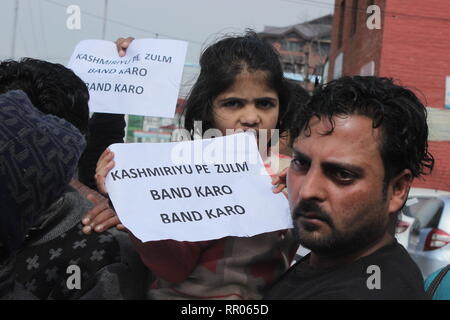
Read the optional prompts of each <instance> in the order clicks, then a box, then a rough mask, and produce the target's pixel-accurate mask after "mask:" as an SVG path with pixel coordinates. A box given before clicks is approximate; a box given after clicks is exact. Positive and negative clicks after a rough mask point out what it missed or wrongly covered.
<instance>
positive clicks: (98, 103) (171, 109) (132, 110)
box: [68, 39, 187, 118]
mask: <svg viewBox="0 0 450 320" xmlns="http://www.w3.org/2000/svg"><path fill="white" fill-rule="evenodd" d="M186 51H187V42H185V41H179V40H167V39H136V40H134V41H133V42H132V43H131V44H130V46H129V47H128V49H127V54H126V56H124V57H119V55H118V52H117V48H116V45H115V43H114V42H111V41H104V40H84V41H81V42H80V43H79V44H78V45H77V46H76V48H75V51H74V53H73V54H72V57H71V59H70V61H69V65H68V67H69V68H71V69H72V70H73V71H74V72H75V73H76V74H77V75H78V76H79V77H80V78H81V79H82V80H83V81H84V82H85V83H86V86H87V87H88V89H89V94H90V100H89V109H90V111H91V112H106V113H118V114H134V115H144V116H155V117H166V118H172V117H173V116H174V114H175V107H176V102H177V98H178V92H179V90H180V83H181V77H182V73H183V67H184V61H185V58H186Z"/></svg>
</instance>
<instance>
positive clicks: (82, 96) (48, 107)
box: [0, 58, 125, 193]
mask: <svg viewBox="0 0 450 320" xmlns="http://www.w3.org/2000/svg"><path fill="white" fill-rule="evenodd" d="M10 90H22V91H24V92H25V93H26V94H27V95H28V98H29V99H30V100H31V103H32V104H33V105H34V107H36V108H37V109H39V110H40V111H41V112H43V113H45V114H53V115H55V116H58V117H60V118H63V119H65V120H67V121H69V122H70V123H71V124H73V125H74V126H75V127H77V128H78V130H80V132H81V133H82V134H83V135H85V136H86V138H87V146H86V150H85V152H84V153H83V155H82V156H81V158H80V161H79V166H78V178H79V180H80V181H81V182H82V183H83V184H85V185H87V186H88V187H90V188H91V189H97V186H96V183H95V178H94V175H95V167H96V164H97V160H98V158H99V157H100V154H101V153H102V152H103V151H104V150H105V149H106V148H107V147H108V146H109V145H110V144H113V143H118V142H123V137H124V129H125V119H124V116H123V115H117V114H105V113H101V114H98V113H94V114H93V115H92V117H91V118H90V119H89V107H88V101H89V91H88V89H87V87H86V85H85V83H84V82H83V81H82V80H81V79H80V78H79V77H78V76H77V75H76V74H75V73H74V72H73V71H72V70H70V69H68V68H66V67H64V66H63V65H61V64H58V63H50V62H47V61H43V60H38V59H33V58H23V59H21V60H20V61H15V60H4V61H1V62H0V93H5V92H8V91H10ZM72 184H76V187H78V188H77V189H81V190H82V191H83V190H84V188H83V186H80V185H79V183H78V181H73V182H72ZM91 192H92V191H86V193H91Z"/></svg>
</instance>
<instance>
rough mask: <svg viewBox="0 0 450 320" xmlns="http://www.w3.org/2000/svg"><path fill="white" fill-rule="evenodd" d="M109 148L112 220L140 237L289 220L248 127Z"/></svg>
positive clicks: (285, 224)
mask: <svg viewBox="0 0 450 320" xmlns="http://www.w3.org/2000/svg"><path fill="white" fill-rule="evenodd" d="M110 149H111V150H112V151H113V152H114V154H115V158H114V159H115V163H116V166H115V167H114V169H113V170H111V171H110V173H109V175H108V177H107V179H106V185H107V189H108V192H109V195H110V197H111V200H112V202H113V204H114V207H115V209H116V212H117V214H118V215H119V218H120V221H122V223H123V224H124V225H125V227H126V228H127V229H129V230H130V231H131V232H132V233H133V234H134V235H135V236H136V237H138V238H139V239H140V240H142V241H144V242H145V241H152V240H163V239H174V240H178V241H201V240H211V239H218V238H222V237H225V236H239V237H248V236H253V235H256V234H260V233H264V232H270V231H275V230H281V229H288V228H291V227H292V220H291V216H290V211H289V206H288V203H287V200H286V198H285V197H284V196H283V195H282V194H273V193H272V185H271V178H270V177H269V176H268V175H267V174H264V172H265V171H264V166H263V163H262V160H261V158H260V156H259V152H258V149H257V146H256V142H255V138H254V136H253V135H251V134H246V133H241V134H235V135H229V136H225V137H218V138H214V139H204V140H194V141H186V142H178V143H158V144H152V143H147V144H144V143H140V144H115V145H112V146H111V147H110ZM199 151H200V152H199ZM230 151H231V153H230Z"/></svg>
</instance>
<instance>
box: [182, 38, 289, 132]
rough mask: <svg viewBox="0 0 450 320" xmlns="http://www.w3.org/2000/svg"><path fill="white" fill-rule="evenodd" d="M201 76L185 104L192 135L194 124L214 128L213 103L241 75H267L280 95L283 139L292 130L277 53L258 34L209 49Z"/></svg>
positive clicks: (203, 57) (203, 58) (286, 87)
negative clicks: (251, 73)
mask: <svg viewBox="0 0 450 320" xmlns="http://www.w3.org/2000/svg"><path fill="white" fill-rule="evenodd" d="M200 67H201V70H200V75H199V77H198V79H197V81H196V83H195V84H194V86H193V87H192V89H191V92H190V94H189V97H188V99H187V101H186V104H185V111H184V114H185V121H184V128H185V129H187V130H189V131H193V129H194V121H203V131H206V130H208V129H210V128H213V127H214V123H213V111H212V103H213V100H214V98H216V97H217V96H218V95H219V94H220V93H222V92H224V91H225V90H227V89H228V88H230V87H231V86H232V85H233V82H234V80H235V78H236V76H237V75H238V74H239V73H241V72H242V71H245V70H248V71H250V72H252V71H265V72H266V73H267V79H266V81H267V85H268V86H269V87H270V88H272V89H273V90H275V91H276V92H277V93H278V98H279V102H280V110H279V115H278V123H277V125H276V128H277V129H279V130H280V135H281V134H282V133H284V132H286V131H287V130H288V129H289V127H290V121H292V115H291V113H290V108H289V99H290V90H289V85H288V84H287V81H286V80H285V78H284V77H283V71H282V68H281V63H280V59H279V55H278V53H277V52H276V51H275V49H274V48H273V47H272V45H271V44H269V43H267V42H266V41H265V40H263V39H261V38H260V37H259V36H258V35H257V34H256V33H255V32H253V31H248V32H247V33H245V35H243V36H230V37H226V38H224V39H222V40H220V41H218V42H216V43H214V44H213V45H211V46H209V47H208V48H207V49H206V50H205V51H204V52H203V53H202V55H201V57H200Z"/></svg>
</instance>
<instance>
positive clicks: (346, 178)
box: [330, 170, 356, 184]
mask: <svg viewBox="0 0 450 320" xmlns="http://www.w3.org/2000/svg"><path fill="white" fill-rule="evenodd" d="M330 174H331V176H332V177H333V179H334V180H335V181H337V182H338V183H340V184H351V183H352V182H353V181H354V180H355V179H356V176H355V175H354V174H353V173H352V172H350V171H346V170H334V172H330Z"/></svg>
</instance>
